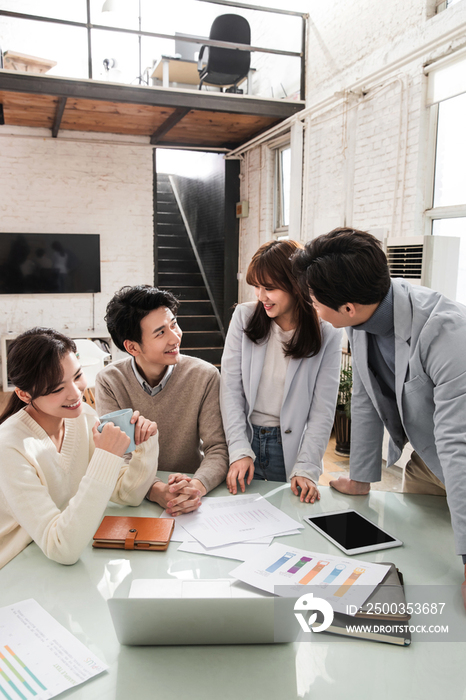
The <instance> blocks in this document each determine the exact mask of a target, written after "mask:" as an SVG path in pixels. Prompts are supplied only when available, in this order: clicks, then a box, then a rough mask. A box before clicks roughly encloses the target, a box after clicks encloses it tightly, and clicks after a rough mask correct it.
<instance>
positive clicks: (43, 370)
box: [0, 328, 76, 423]
mask: <svg viewBox="0 0 466 700" xmlns="http://www.w3.org/2000/svg"><path fill="white" fill-rule="evenodd" d="M69 352H76V345H75V343H74V342H73V341H72V340H71V338H67V336H66V335H62V334H61V333H58V332H57V331H54V330H53V329H52V328H32V329H31V330H30V331H25V332H24V333H21V335H18V337H17V338H15V340H14V341H13V342H12V343H11V345H10V347H9V349H8V377H9V380H10V381H11V383H12V384H14V385H15V387H17V388H18V389H21V390H22V391H26V392H27V393H28V394H29V395H30V396H31V403H32V401H34V399H37V398H38V397H39V396H46V395H47V394H51V393H52V391H53V390H54V389H56V388H57V386H58V385H59V384H60V382H61V381H62V379H63V370H62V366H61V360H62V358H63V357H64V356H65V355H67V354H68V353H69ZM22 408H24V402H23V401H21V399H20V398H19V396H17V395H16V393H15V392H13V394H12V395H11V398H10V401H9V403H8V405H7V407H6V409H5V410H4V411H3V413H2V415H1V416H0V423H3V422H4V421H5V420H6V419H7V418H9V417H10V416H12V415H13V414H14V413H17V412H18V411H19V410H21V409H22Z"/></svg>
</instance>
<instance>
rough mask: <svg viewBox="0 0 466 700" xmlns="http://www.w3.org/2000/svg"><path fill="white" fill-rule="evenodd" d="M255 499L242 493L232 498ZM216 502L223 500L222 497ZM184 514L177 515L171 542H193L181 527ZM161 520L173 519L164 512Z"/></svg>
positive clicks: (252, 495)
mask: <svg viewBox="0 0 466 700" xmlns="http://www.w3.org/2000/svg"><path fill="white" fill-rule="evenodd" d="M256 497H257V494H255V493H253V494H251V493H244V494H238V495H236V496H234V497H233V498H236V499H238V500H244V501H248V500H249V501H251V500H254V499H255V498H256ZM226 498H227V499H230V498H232V496H226ZM217 500H223V497H222V498H221V499H220V498H219V499H217ZM185 515H186V514H181V515H177V516H176V518H175V527H174V530H173V533H172V536H171V538H170V541H171V542H195V541H196V540H195V538H194V537H192V535H190V534H189V532H188V531H187V530H185V529H184V527H183V526H182V524H181V523H182V522H183V518H184V517H185ZM160 517H161V518H173V515H169V514H168V513H167V511H166V510H164V511H163V512H162V513H161V514H160ZM272 540H273V537H271V538H270V542H272Z"/></svg>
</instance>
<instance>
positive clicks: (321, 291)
mask: <svg viewBox="0 0 466 700" xmlns="http://www.w3.org/2000/svg"><path fill="white" fill-rule="evenodd" d="M295 271H296V273H297V274H298V275H299V277H300V280H301V283H302V284H304V285H306V286H307V287H308V288H309V290H310V292H311V296H312V300H313V303H314V306H315V308H316V310H317V312H318V313H319V315H320V316H321V317H322V318H323V319H324V320H326V321H329V322H330V323H332V325H333V326H335V327H336V328H344V327H346V328H347V332H348V336H349V339H350V343H351V349H352V356H353V398H352V410H351V416H352V429H351V457H350V478H346V477H340V478H339V479H338V480H336V481H333V482H331V485H332V486H333V487H334V488H336V489H337V490H338V491H341V492H342V493H348V494H353V495H358V494H361V495H362V494H367V493H368V492H369V489H370V484H371V482H374V481H379V480H380V478H381V466H382V439H383V430H384V426H385V427H386V428H387V430H388V432H389V434H390V443H389V450H388V459H387V465H388V466H390V465H391V464H394V463H395V462H396V460H397V459H398V458H399V456H400V454H401V451H402V449H403V446H404V445H405V444H406V442H407V441H409V442H410V443H411V445H412V446H413V448H414V452H413V454H412V457H411V461H410V463H409V464H408V465H407V473H406V479H405V484H406V485H407V486H408V489H407V490H409V491H411V492H417V493H430V494H441V493H445V490H446V495H447V501H448V506H449V508H450V512H451V519H452V525H453V531H454V536H455V544H456V551H457V553H458V554H459V555H461V556H462V557H463V563H464V564H465V579H466V439H465V422H466V352H465V348H466V307H464V306H463V305H462V304H458V303H456V302H453V301H450V300H449V299H447V298H446V297H444V296H442V295H441V294H439V293H437V292H434V291H433V290H431V289H426V288H424V287H417V286H416V287H415V286H411V285H410V284H409V283H408V282H406V281H405V280H401V279H395V280H390V275H389V270H388V265H387V260H386V257H385V254H384V253H383V251H382V248H381V245H380V243H379V241H378V240H377V239H376V238H374V237H373V236H371V235H370V234H368V233H365V232H363V231H356V230H353V229H345V228H343V229H335V230H334V231H331V232H330V233H328V234H326V235H325V236H320V237H319V238H316V239H315V240H313V241H311V242H310V243H308V244H307V245H306V248H305V250H304V251H301V252H299V253H298V254H297V256H296V258H295ZM443 485H444V486H443ZM444 489H445V490H444ZM463 598H464V600H465V606H466V580H465V583H463Z"/></svg>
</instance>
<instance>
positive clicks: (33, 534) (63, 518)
mask: <svg viewBox="0 0 466 700" xmlns="http://www.w3.org/2000/svg"><path fill="white" fill-rule="evenodd" d="M8 371H9V376H10V380H11V382H12V383H13V384H14V385H15V390H14V393H13V394H12V397H11V399H10V402H9V404H8V406H7V408H6V409H5V411H4V412H3V414H2V415H1V416H0V424H1V425H0V447H1V453H2V458H1V460H0V568H1V567H2V566H4V565H5V564H7V563H8V562H9V561H10V560H11V559H13V557H15V556H16V555H17V554H19V552H21V551H22V550H23V549H24V548H25V547H26V546H27V545H28V544H30V542H31V541H34V542H36V544H37V545H38V546H39V547H40V548H41V549H42V551H43V552H44V554H45V555H46V556H47V557H49V558H50V559H53V560H54V561H57V562H59V563H61V564H74V563H75V562H76V561H77V560H78V559H79V557H80V555H81V553H82V551H83V549H84V548H85V547H86V546H87V544H88V543H89V541H90V540H91V538H92V536H93V534H94V532H95V531H96V529H97V527H98V525H99V523H100V520H101V518H102V515H103V513H104V510H105V508H106V506H107V504H108V501H109V499H110V500H112V501H114V502H115V503H120V504H124V505H133V506H136V505H139V504H140V503H141V501H142V500H143V498H144V496H145V494H146V493H147V491H148V489H149V488H150V486H151V485H152V483H153V481H154V477H155V475H156V472H157V457H158V435H157V426H156V424H155V423H153V422H151V421H148V420H146V419H145V418H143V417H142V416H140V415H139V413H138V412H137V411H135V413H134V415H133V418H132V422H133V423H135V424H136V425H135V442H136V445H137V447H136V450H135V451H134V452H133V453H132V458H131V460H130V461H129V463H125V462H124V460H123V455H124V453H125V451H126V449H127V448H128V446H129V443H130V439H129V437H128V436H127V435H126V434H125V433H124V432H123V431H121V430H120V428H118V427H116V426H115V425H113V423H107V424H106V425H105V426H104V428H103V430H102V432H101V433H99V432H98V431H97V425H98V419H97V416H96V413H95V411H93V409H91V408H90V407H89V406H88V405H86V404H85V403H83V400H82V396H83V392H84V390H85V388H86V380H85V378H84V375H83V373H82V369H81V366H80V364H79V360H78V358H77V356H76V345H75V344H74V342H73V341H72V340H71V339H70V338H67V337H66V336H64V335H62V334H61V333H57V332H56V331H54V330H52V329H50V328H33V329H32V330H30V331H26V332H25V333H22V334H21V335H20V336H18V337H17V338H16V339H15V341H14V342H13V343H12V344H11V346H10V349H9V353H8Z"/></svg>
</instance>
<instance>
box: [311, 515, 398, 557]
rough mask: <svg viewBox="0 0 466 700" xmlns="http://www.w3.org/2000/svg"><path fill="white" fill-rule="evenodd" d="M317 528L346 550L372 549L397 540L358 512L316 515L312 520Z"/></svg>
mask: <svg viewBox="0 0 466 700" xmlns="http://www.w3.org/2000/svg"><path fill="white" fill-rule="evenodd" d="M308 520H311V521H312V522H313V523H314V525H316V527H318V528H319V529H320V530H322V531H323V532H325V533H327V535H328V536H329V537H331V538H332V539H334V540H335V541H336V542H339V543H340V544H341V546H342V547H344V548H345V549H358V548H359V547H370V546H371V545H374V544H383V543H385V542H395V538H394V537H391V536H390V535H387V534H386V533H385V532H382V530H379V528H378V527H377V526H376V525H374V524H373V523H371V522H369V521H368V520H366V519H365V518H362V517H361V516H360V515H359V513H356V511H354V510H353V511H350V512H347V513H345V512H343V513H336V514H335V515H316V516H313V517H311V518H308Z"/></svg>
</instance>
